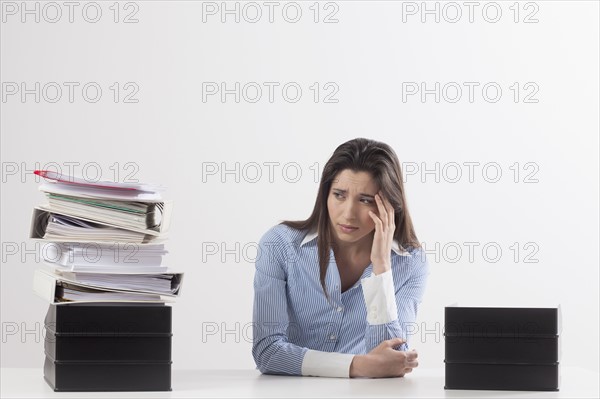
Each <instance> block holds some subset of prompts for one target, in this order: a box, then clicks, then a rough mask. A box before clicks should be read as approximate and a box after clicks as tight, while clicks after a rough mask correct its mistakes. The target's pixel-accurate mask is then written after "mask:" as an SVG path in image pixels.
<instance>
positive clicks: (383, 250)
mask: <svg viewBox="0 0 600 399" xmlns="http://www.w3.org/2000/svg"><path fill="white" fill-rule="evenodd" d="M375 203H376V204H377V209H378V212H379V214H378V215H377V214H376V213H375V212H373V211H369V216H371V219H373V222H374V223H375V235H374V237H373V246H372V248H371V263H372V264H373V273H375V274H381V273H384V272H387V271H388V270H390V269H391V268H392V261H391V253H390V252H391V250H392V242H393V241H394V232H395V231H396V225H395V223H394V215H395V212H394V208H393V207H392V205H391V204H390V202H389V201H388V200H387V199H386V198H384V197H383V196H382V192H381V191H379V193H377V194H375Z"/></svg>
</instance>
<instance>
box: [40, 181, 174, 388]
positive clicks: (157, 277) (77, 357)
mask: <svg viewBox="0 0 600 399" xmlns="http://www.w3.org/2000/svg"><path fill="white" fill-rule="evenodd" d="M34 173H36V174H37V175H39V176H42V177H44V178H45V179H46V181H45V182H44V183H42V184H41V186H40V190H41V191H42V192H44V193H45V194H46V196H47V199H48V203H47V204H46V205H40V206H37V207H35V208H34V211H33V217H32V222H31V232H30V238H32V239H35V240H40V241H42V242H43V243H44V245H43V246H41V252H42V253H41V256H42V258H43V259H44V261H45V264H46V266H47V267H46V268H45V269H38V270H36V271H35V272H34V282H33V288H34V292H35V293H36V294H38V295H39V296H41V297H42V298H44V299H46V300H47V301H48V302H50V307H49V309H48V313H47V315H46V319H45V327H46V332H47V334H46V340H45V345H44V350H45V355H46V360H45V364H44V378H45V379H46V381H47V382H48V383H49V384H50V386H51V387H52V388H53V389H54V390H55V391H165V390H170V389H171V335H172V334H171V307H170V306H167V305H166V303H167V302H173V301H174V299H175V297H177V296H178V295H179V293H180V290H181V284H182V280H183V273H177V272H173V271H171V270H170V269H169V268H168V267H167V266H166V265H165V263H164V262H163V257H164V255H166V254H167V253H168V251H167V250H166V249H165V247H164V242H165V241H166V238H167V237H166V235H167V232H168V229H169V223H170V216H171V209H172V203H171V202H170V201H165V200H163V199H162V198H161V195H160V191H161V190H162V188H161V187H157V186H151V185H145V184H124V183H112V182H94V183H90V182H88V181H86V180H84V179H81V178H77V177H74V176H65V175H61V174H58V173H54V172H49V171H35V172H34Z"/></svg>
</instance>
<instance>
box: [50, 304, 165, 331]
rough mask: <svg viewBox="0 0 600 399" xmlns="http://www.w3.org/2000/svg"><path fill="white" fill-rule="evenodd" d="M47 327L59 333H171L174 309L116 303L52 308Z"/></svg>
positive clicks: (157, 305) (162, 306)
mask: <svg viewBox="0 0 600 399" xmlns="http://www.w3.org/2000/svg"><path fill="white" fill-rule="evenodd" d="M44 324H45V325H46V327H50V329H52V330H53V331H54V332H56V333H82V334H92V333H99V334H101V333H103V332H106V333H110V334H114V333H123V334H126V333H143V334H148V333H158V334H160V333H171V307H170V306H167V305H163V304H145V303H139V304H138V303H116V302H115V303H72V304H61V305H50V307H49V308H48V312H47V313H46V318H45V320H44Z"/></svg>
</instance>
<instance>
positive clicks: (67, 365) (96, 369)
mask: <svg viewBox="0 0 600 399" xmlns="http://www.w3.org/2000/svg"><path fill="white" fill-rule="evenodd" d="M44 379H45V380H46V382H48V384H49V385H50V387H52V389H54V390H55V391H170V390H171V362H161V363H150V362H146V363H133V362H61V361H56V360H53V359H51V358H50V357H48V356H46V360H45V362H44Z"/></svg>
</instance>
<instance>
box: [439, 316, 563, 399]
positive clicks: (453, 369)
mask: <svg viewBox="0 0 600 399" xmlns="http://www.w3.org/2000/svg"><path fill="white" fill-rule="evenodd" d="M559 332H560V307H558V308H485V307H455V306H453V307H446V308H445V321H444V337H445V360H444V362H445V369H446V384H445V386H444V388H446V389H493V390H528V391H529V390H533V391H557V390H558V386H559V380H560V377H559V358H560V338H559Z"/></svg>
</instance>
